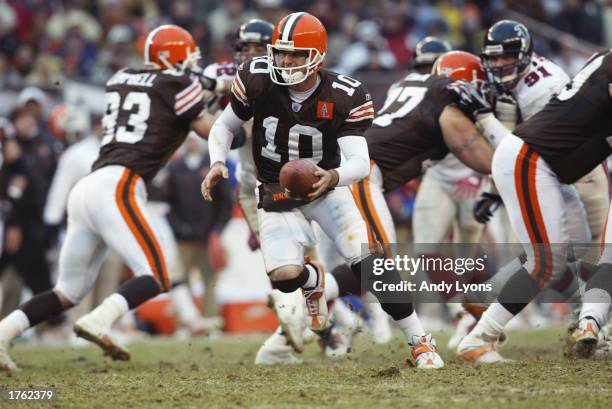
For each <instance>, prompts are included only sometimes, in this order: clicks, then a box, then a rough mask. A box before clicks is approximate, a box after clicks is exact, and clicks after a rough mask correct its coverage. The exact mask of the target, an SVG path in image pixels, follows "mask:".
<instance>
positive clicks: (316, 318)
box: [302, 259, 329, 332]
mask: <svg viewBox="0 0 612 409" xmlns="http://www.w3.org/2000/svg"><path fill="white" fill-rule="evenodd" d="M305 260H306V263H307V264H310V265H311V266H313V267H314V268H315V269H316V270H317V285H316V286H315V287H313V288H302V293H303V294H304V299H305V300H306V308H307V310H308V314H309V315H310V320H308V326H309V327H310V329H312V330H313V331H315V332H318V331H322V330H324V329H326V328H327V327H328V326H329V323H328V317H329V312H328V311H327V300H326V299H325V270H324V269H323V265H322V264H320V263H316V262H313V261H310V259H305Z"/></svg>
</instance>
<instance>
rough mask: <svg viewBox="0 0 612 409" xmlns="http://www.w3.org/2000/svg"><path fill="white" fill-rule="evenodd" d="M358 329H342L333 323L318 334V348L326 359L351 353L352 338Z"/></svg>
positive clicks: (355, 326)
mask: <svg viewBox="0 0 612 409" xmlns="http://www.w3.org/2000/svg"><path fill="white" fill-rule="evenodd" d="M335 308H336V306H334V311H335ZM360 329H361V327H360V326H359V325H354V326H351V327H344V326H342V325H339V324H336V323H334V324H332V326H330V327H329V328H327V329H325V330H323V331H320V332H319V333H318V335H319V346H320V347H321V348H322V349H323V352H324V353H325V356H327V357H328V358H340V357H343V356H345V355H347V354H348V353H349V352H351V346H352V344H353V337H354V335H355V334H356V333H357V332H358V331H359V330H360Z"/></svg>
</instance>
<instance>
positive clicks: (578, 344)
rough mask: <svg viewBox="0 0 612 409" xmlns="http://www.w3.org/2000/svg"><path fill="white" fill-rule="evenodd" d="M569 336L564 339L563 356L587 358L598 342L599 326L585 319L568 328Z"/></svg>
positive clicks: (592, 352) (587, 318)
mask: <svg viewBox="0 0 612 409" xmlns="http://www.w3.org/2000/svg"><path fill="white" fill-rule="evenodd" d="M570 331H571V333H570V335H569V336H568V337H567V339H566V345H565V349H564V355H565V356H566V357H572V356H578V357H580V358H589V357H591V356H592V355H593V354H594V353H595V349H596V348H597V344H598V342H599V332H600V328H599V324H597V321H595V320H594V319H593V318H591V317H585V318H582V319H580V321H578V324H576V325H575V326H574V327H572V328H570Z"/></svg>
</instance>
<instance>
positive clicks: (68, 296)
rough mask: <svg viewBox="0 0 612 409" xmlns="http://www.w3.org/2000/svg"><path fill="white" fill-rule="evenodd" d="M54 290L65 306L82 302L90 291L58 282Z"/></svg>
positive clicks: (68, 306)
mask: <svg viewBox="0 0 612 409" xmlns="http://www.w3.org/2000/svg"><path fill="white" fill-rule="evenodd" d="M53 292H54V293H55V294H56V295H57V298H59V300H60V302H61V304H62V305H63V306H64V307H65V308H70V307H73V306H75V305H78V304H80V303H81V301H83V299H84V298H85V297H86V296H87V294H88V293H89V289H78V288H70V287H69V286H67V285H62V284H61V283H57V285H56V286H55V288H53Z"/></svg>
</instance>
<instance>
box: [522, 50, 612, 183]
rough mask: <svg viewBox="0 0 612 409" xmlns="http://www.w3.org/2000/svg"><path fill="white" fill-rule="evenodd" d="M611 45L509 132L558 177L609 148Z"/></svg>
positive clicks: (582, 170) (575, 174)
mask: <svg viewBox="0 0 612 409" xmlns="http://www.w3.org/2000/svg"><path fill="white" fill-rule="evenodd" d="M611 113H612V50H610V51H605V52H601V53H598V54H595V55H593V56H592V57H591V59H590V60H589V61H588V62H587V63H586V64H585V66H584V67H583V68H582V70H581V71H580V72H579V73H578V74H576V76H575V77H574V79H573V80H572V82H570V83H569V84H567V86H566V87H565V89H563V90H562V91H561V92H560V93H559V94H558V95H557V96H556V97H554V98H553V99H552V100H551V101H550V102H549V103H548V104H547V105H546V107H544V109H543V110H541V111H540V112H538V113H537V114H535V115H534V116H533V117H531V118H530V119H529V120H527V121H525V122H523V123H522V124H520V125H519V126H518V127H517V128H516V130H515V132H514V134H515V135H516V136H518V137H519V138H521V139H523V140H524V141H525V143H527V144H528V145H529V147H530V148H531V149H533V150H534V151H536V152H537V153H538V154H539V155H540V156H541V157H542V158H543V159H544V160H545V161H546V163H547V164H548V165H549V166H550V168H551V169H552V170H553V171H554V172H555V173H556V174H557V176H558V177H559V180H560V181H561V182H563V183H567V184H569V183H574V182H576V181H577V180H578V179H580V178H581V177H582V176H584V175H586V174H587V173H589V172H590V171H591V170H592V169H594V168H595V167H596V166H597V165H599V164H600V163H601V162H602V161H604V160H605V159H606V157H608V155H610V153H612V148H611V146H612V141H611V138H610V135H612V116H611V115H610V114H611Z"/></svg>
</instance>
